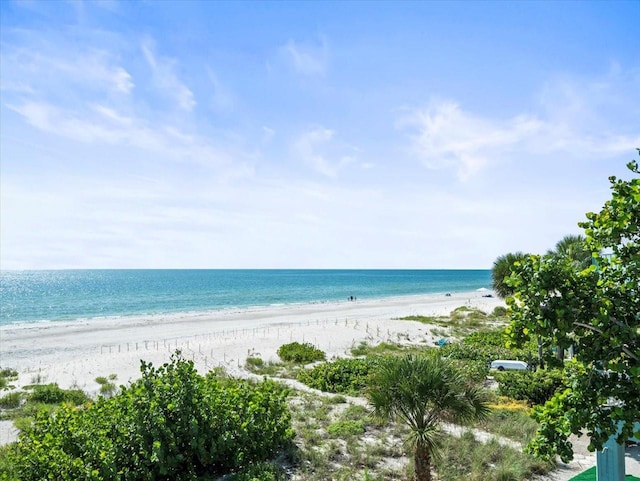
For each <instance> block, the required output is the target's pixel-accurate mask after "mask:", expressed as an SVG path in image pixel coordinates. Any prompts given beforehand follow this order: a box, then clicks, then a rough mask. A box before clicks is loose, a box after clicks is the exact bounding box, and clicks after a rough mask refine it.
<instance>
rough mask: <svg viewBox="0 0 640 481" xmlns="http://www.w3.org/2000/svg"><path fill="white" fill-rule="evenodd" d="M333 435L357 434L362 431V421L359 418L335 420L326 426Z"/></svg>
mask: <svg viewBox="0 0 640 481" xmlns="http://www.w3.org/2000/svg"><path fill="white" fill-rule="evenodd" d="M327 431H328V432H329V434H330V435H331V436H333V437H343V438H344V437H348V436H357V435H359V434H363V433H364V423H363V422H362V421H360V420H351V419H350V420H344V421H336V422H335V423H332V424H330V425H329V427H328V428H327Z"/></svg>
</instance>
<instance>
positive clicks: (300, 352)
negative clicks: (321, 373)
mask: <svg viewBox="0 0 640 481" xmlns="http://www.w3.org/2000/svg"><path fill="white" fill-rule="evenodd" d="M278 356H280V359H282V360H283V361H290V362H298V363H303V364H307V363H310V362H314V361H324V360H325V358H326V355H325V353H324V351H321V350H320V349H318V348H316V347H315V346H313V345H312V344H310V343H308V342H305V343H304V344H301V343H299V342H291V343H289V344H284V345H282V346H280V348H279V349H278Z"/></svg>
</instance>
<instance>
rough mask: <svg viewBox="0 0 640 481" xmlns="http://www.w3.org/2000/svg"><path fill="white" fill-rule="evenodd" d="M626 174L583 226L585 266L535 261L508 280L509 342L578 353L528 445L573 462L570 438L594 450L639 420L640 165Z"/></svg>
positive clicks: (563, 260) (564, 259) (561, 259)
mask: <svg viewBox="0 0 640 481" xmlns="http://www.w3.org/2000/svg"><path fill="white" fill-rule="evenodd" d="M639 152H640V149H639ZM628 168H629V170H630V171H631V172H632V177H631V179H630V180H622V179H617V178H616V177H610V178H609V180H610V182H611V190H612V197H611V199H610V200H608V201H606V203H605V204H604V206H603V208H602V210H601V211H600V212H598V213H593V212H590V213H587V214H586V217H587V220H586V221H585V222H581V223H580V224H579V226H580V227H582V228H583V229H584V233H585V244H586V246H587V248H588V250H589V252H590V253H591V256H592V259H593V262H592V264H591V265H590V266H589V267H585V268H578V267H577V266H576V263H575V262H573V261H572V259H571V258H570V257H569V256H554V255H551V256H550V255H547V256H537V255H531V256H527V257H526V258H524V259H523V260H521V261H519V263H518V264H517V266H516V269H515V272H514V273H513V274H512V275H511V277H510V278H509V279H508V280H507V284H509V285H510V286H511V287H512V288H513V290H514V295H513V297H510V298H508V299H507V303H508V305H509V309H510V314H511V320H512V323H511V325H510V327H509V334H510V336H511V339H512V340H513V341H515V342H516V343H520V342H523V341H524V340H526V339H528V338H529V337H530V336H539V338H540V339H541V340H542V342H543V343H544V344H545V345H546V346H558V347H560V348H568V347H569V346H573V347H574V350H575V359H576V363H575V364H573V365H569V366H568V367H567V369H566V370H565V371H566V372H567V375H568V382H569V386H570V388H568V389H566V390H564V391H562V392H559V393H557V394H556V395H555V396H554V398H552V399H551V400H550V401H548V402H547V403H546V404H545V405H544V406H543V407H539V408H537V409H536V412H535V415H536V417H537V418H538V420H539V421H540V422H541V425H540V429H539V431H538V436H537V437H536V438H535V439H534V440H533V441H532V443H531V444H530V446H529V449H530V450H531V451H532V452H533V453H534V454H536V455H538V456H551V455H554V454H556V453H557V454H560V456H561V457H562V459H563V460H568V459H571V458H572V456H573V451H572V445H571V443H570V441H569V440H568V437H569V435H570V434H572V433H573V434H579V433H582V432H585V433H586V434H587V435H588V436H589V437H590V440H591V443H590V448H591V449H600V448H601V447H602V444H603V443H604V442H605V441H606V440H607V439H608V438H609V437H610V436H612V435H617V441H618V442H619V443H621V442H623V441H624V440H626V439H628V438H629V437H631V435H632V433H633V426H634V422H637V421H638V420H639V419H640V292H639V291H640V178H639V177H638V173H639V172H638V163H637V162H635V161H633V162H630V163H629V164H628ZM633 174H635V175H633Z"/></svg>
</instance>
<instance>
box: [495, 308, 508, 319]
mask: <svg viewBox="0 0 640 481" xmlns="http://www.w3.org/2000/svg"><path fill="white" fill-rule="evenodd" d="M491 315H492V316H493V317H504V316H506V315H507V308H506V307H504V306H496V307H494V309H493V312H492V313H491Z"/></svg>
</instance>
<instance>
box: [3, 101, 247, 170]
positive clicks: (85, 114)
mask: <svg viewBox="0 0 640 481" xmlns="http://www.w3.org/2000/svg"><path fill="white" fill-rule="evenodd" d="M8 107H9V108H10V109H11V110H13V111H14V112H16V113H18V114H20V115H21V116H22V117H23V118H24V119H25V120H26V122H28V123H29V124H30V125H32V126H33V127H35V128H37V129H39V130H41V131H44V132H48V133H51V134H54V135H57V136H60V137H63V138H66V139H70V140H72V141H74V142H82V143H86V144H106V145H115V146H125V147H135V148H139V149H142V150H145V151H148V152H151V153H155V154H163V156H164V155H168V156H169V157H171V158H172V159H174V161H177V162H180V163H194V164H198V165H201V166H205V167H208V168H221V167H224V168H225V170H226V174H225V175H231V176H238V175H240V176H245V175H250V174H251V168H250V167H248V166H246V165H243V164H242V163H240V162H237V161H236V162H233V161H232V159H231V157H230V155H229V154H228V153H226V152H225V151H224V150H222V149H219V148H216V147H215V145H214V144H213V143H212V142H211V141H210V140H209V139H206V138H203V137H200V136H198V135H196V134H194V133H191V132H188V131H184V130H181V129H180V128H178V127H176V126H173V125H161V124H158V125H156V124H150V123H148V122H146V121H145V120H143V119H139V118H136V117H133V116H127V115H123V114H121V113H119V112H118V111H116V110H115V109H113V108H111V107H107V106H105V105H101V104H92V105H90V106H89V108H88V109H86V110H75V111H74V110H69V109H62V108H59V107H56V106H54V105H51V104H48V103H44V102H36V101H25V102H23V103H22V104H19V105H9V106H8ZM234 164H235V165H234Z"/></svg>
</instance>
